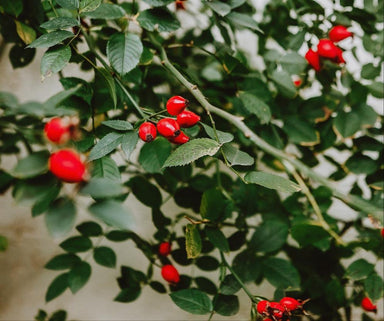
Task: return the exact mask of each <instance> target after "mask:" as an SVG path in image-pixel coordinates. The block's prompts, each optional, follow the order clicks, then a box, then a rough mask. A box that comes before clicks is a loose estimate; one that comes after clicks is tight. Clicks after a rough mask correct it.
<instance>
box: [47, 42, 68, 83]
mask: <svg viewBox="0 0 384 321" xmlns="http://www.w3.org/2000/svg"><path fill="white" fill-rule="evenodd" d="M71 55H72V52H71V49H70V48H69V47H68V46H63V47H59V48H53V49H52V48H51V49H49V50H48V51H46V52H45V53H44V55H43V57H42V58H41V65H40V72H41V74H42V75H43V76H48V75H50V74H52V73H56V72H59V71H60V70H62V69H63V68H64V67H65V65H66V64H67V63H68V62H69V60H70V59H71Z"/></svg>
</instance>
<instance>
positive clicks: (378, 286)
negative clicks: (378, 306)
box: [364, 273, 384, 301]
mask: <svg viewBox="0 0 384 321" xmlns="http://www.w3.org/2000/svg"><path fill="white" fill-rule="evenodd" d="M364 289H365V291H366V292H367V294H368V297H369V298H370V299H371V300H372V301H376V300H379V299H381V298H382V297H383V292H384V284H383V279H382V278H381V277H380V276H379V275H377V274H376V273H372V274H371V275H369V276H368V277H367V278H366V279H365V280H364Z"/></svg>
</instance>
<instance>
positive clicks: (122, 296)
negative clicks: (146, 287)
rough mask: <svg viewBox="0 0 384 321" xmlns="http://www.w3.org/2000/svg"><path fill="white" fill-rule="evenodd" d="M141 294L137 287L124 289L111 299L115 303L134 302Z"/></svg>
mask: <svg viewBox="0 0 384 321" xmlns="http://www.w3.org/2000/svg"><path fill="white" fill-rule="evenodd" d="M140 294H141V288H140V286H139V285H135V286H131V287H129V288H126V289H122V290H121V291H120V293H119V294H118V295H117V296H116V297H115V298H114V299H113V301H116V302H123V303H128V302H132V301H135V300H136V299H137V298H138V297H139V296H140Z"/></svg>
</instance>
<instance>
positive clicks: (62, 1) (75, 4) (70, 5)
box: [56, 0, 80, 10]
mask: <svg viewBox="0 0 384 321" xmlns="http://www.w3.org/2000/svg"><path fill="white" fill-rule="evenodd" d="M56 2H57V4H58V5H59V6H61V7H63V8H65V9H68V10H76V9H79V7H80V3H79V0H56Z"/></svg>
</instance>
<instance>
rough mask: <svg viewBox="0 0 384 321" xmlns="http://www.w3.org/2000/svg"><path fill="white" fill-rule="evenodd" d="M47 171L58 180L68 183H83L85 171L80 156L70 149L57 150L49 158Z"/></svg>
mask: <svg viewBox="0 0 384 321" xmlns="http://www.w3.org/2000/svg"><path fill="white" fill-rule="evenodd" d="M49 170H50V171H51V172H52V173H53V174H54V175H55V176H56V177H58V178H59V179H61V180H62V181H64V182H68V183H78V182H81V181H84V179H85V176H86V175H87V169H86V167H85V165H84V163H83V162H82V161H81V159H80V155H79V154H77V153H76V152H74V151H72V150H70V149H63V150H59V151H58V152H56V153H53V154H52V155H51V156H50V157H49Z"/></svg>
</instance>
